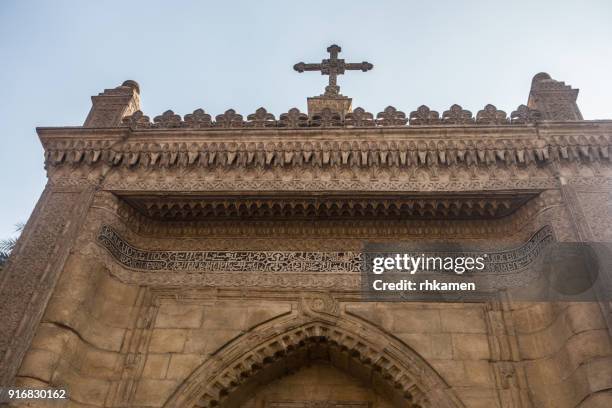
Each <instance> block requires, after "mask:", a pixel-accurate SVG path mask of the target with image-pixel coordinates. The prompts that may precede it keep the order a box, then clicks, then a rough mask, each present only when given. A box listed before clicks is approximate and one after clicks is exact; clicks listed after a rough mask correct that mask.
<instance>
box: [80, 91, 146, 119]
mask: <svg viewBox="0 0 612 408" xmlns="http://www.w3.org/2000/svg"><path fill="white" fill-rule="evenodd" d="M91 102H92V107H91V110H90V111H89V114H88V115H87V119H85V123H84V125H83V126H84V127H113V126H119V125H120V124H121V120H122V119H123V117H124V116H128V115H131V114H132V113H134V112H136V111H137V110H140V87H139V86H138V83H136V81H125V82H124V83H123V84H121V86H118V87H116V88H114V89H105V90H104V92H102V93H100V94H98V95H96V96H92V97H91Z"/></svg>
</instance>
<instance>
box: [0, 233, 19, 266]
mask: <svg viewBox="0 0 612 408" xmlns="http://www.w3.org/2000/svg"><path fill="white" fill-rule="evenodd" d="M24 226H25V225H24V224H23V223H19V224H17V225H15V232H19V233H21V231H22V230H23V227H24ZM16 244H17V237H13V238H6V239H2V240H0V271H1V270H2V269H3V268H4V264H5V263H6V261H7V260H8V257H9V255H10V254H11V252H12V251H13V249H14V248H15V245H16Z"/></svg>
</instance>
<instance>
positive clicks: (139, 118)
mask: <svg viewBox="0 0 612 408" xmlns="http://www.w3.org/2000/svg"><path fill="white" fill-rule="evenodd" d="M122 123H123V125H125V126H128V127H130V128H131V129H137V128H144V129H146V128H150V127H151V125H152V123H151V120H150V119H149V117H148V116H146V115H145V114H144V113H142V111H140V110H138V111H136V112H134V113H133V114H132V115H130V116H126V117H125V118H123V120H122Z"/></svg>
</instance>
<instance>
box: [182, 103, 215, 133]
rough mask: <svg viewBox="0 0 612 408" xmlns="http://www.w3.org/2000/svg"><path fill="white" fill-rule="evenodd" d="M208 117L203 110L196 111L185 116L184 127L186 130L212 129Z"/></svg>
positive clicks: (210, 120)
mask: <svg viewBox="0 0 612 408" xmlns="http://www.w3.org/2000/svg"><path fill="white" fill-rule="evenodd" d="M212 125H213V124H212V119H211V117H210V115H209V114H208V113H206V112H204V109H201V108H200V109H196V110H194V111H193V113H189V114H187V115H185V122H184V126H185V127H187V128H194V129H202V128H209V127H212Z"/></svg>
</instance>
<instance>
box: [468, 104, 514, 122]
mask: <svg viewBox="0 0 612 408" xmlns="http://www.w3.org/2000/svg"><path fill="white" fill-rule="evenodd" d="M476 123H477V124H479V125H505V124H507V123H508V118H507V116H506V112H504V111H502V110H498V109H497V108H496V107H495V106H494V105H491V104H488V105H487V106H485V107H484V109H483V110H480V111H478V113H477V114H476Z"/></svg>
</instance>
